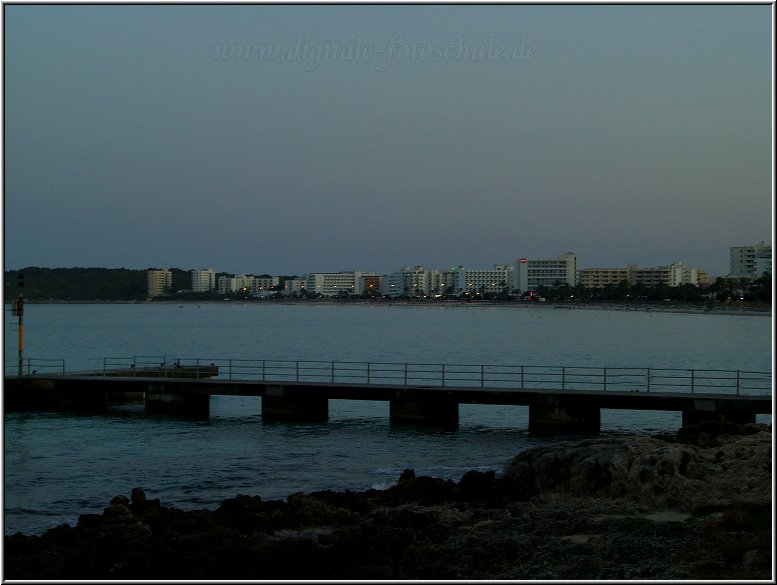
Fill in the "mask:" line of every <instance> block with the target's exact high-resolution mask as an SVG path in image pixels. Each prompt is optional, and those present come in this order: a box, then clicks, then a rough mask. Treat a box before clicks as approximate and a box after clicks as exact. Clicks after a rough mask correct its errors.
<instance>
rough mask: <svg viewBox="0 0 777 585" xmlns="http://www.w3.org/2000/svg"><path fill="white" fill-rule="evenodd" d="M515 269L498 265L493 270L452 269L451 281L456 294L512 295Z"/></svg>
mask: <svg viewBox="0 0 777 585" xmlns="http://www.w3.org/2000/svg"><path fill="white" fill-rule="evenodd" d="M514 272H515V269H514V268H513V267H512V266H510V265H507V264H496V265H495V266H494V267H493V268H486V269H471V268H464V267H463V266H459V267H458V268H455V269H452V270H451V272H450V273H446V274H450V279H451V281H452V285H453V289H454V293H455V294H468V295H469V294H477V293H495V294H499V293H503V292H506V293H508V294H510V293H512V291H513V289H514V288H515V287H514V276H513V274H514Z"/></svg>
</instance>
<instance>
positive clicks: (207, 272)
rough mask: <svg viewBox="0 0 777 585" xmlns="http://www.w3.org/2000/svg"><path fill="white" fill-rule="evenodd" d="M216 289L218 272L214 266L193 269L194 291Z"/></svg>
mask: <svg viewBox="0 0 777 585" xmlns="http://www.w3.org/2000/svg"><path fill="white" fill-rule="evenodd" d="M213 290H216V273H215V272H213V269H212V268H203V269H202V270H192V291H193V292H210V291H213Z"/></svg>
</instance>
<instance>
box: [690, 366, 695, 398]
mask: <svg viewBox="0 0 777 585" xmlns="http://www.w3.org/2000/svg"><path fill="white" fill-rule="evenodd" d="M695 377H696V370H691V394H693V391H694V384H695Z"/></svg>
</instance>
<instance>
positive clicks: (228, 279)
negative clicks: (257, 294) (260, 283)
mask: <svg viewBox="0 0 777 585" xmlns="http://www.w3.org/2000/svg"><path fill="white" fill-rule="evenodd" d="M253 285H254V277H253V276H246V275H245V274H235V276H220V277H219V279H218V287H217V290H218V293H219V294H220V295H226V294H231V293H236V292H237V291H240V290H245V292H250V291H251V288H252V287H253Z"/></svg>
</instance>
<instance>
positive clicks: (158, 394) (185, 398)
mask: <svg viewBox="0 0 777 585" xmlns="http://www.w3.org/2000/svg"><path fill="white" fill-rule="evenodd" d="M146 412H148V413H153V414H179V415H183V416H187V417H194V418H204V419H206V418H208V416H209V415H210V396H209V395H208V394H195V393H192V392H190V393H183V392H172V391H170V390H165V388H164V385H158V384H150V385H149V388H148V390H147V391H146Z"/></svg>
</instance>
